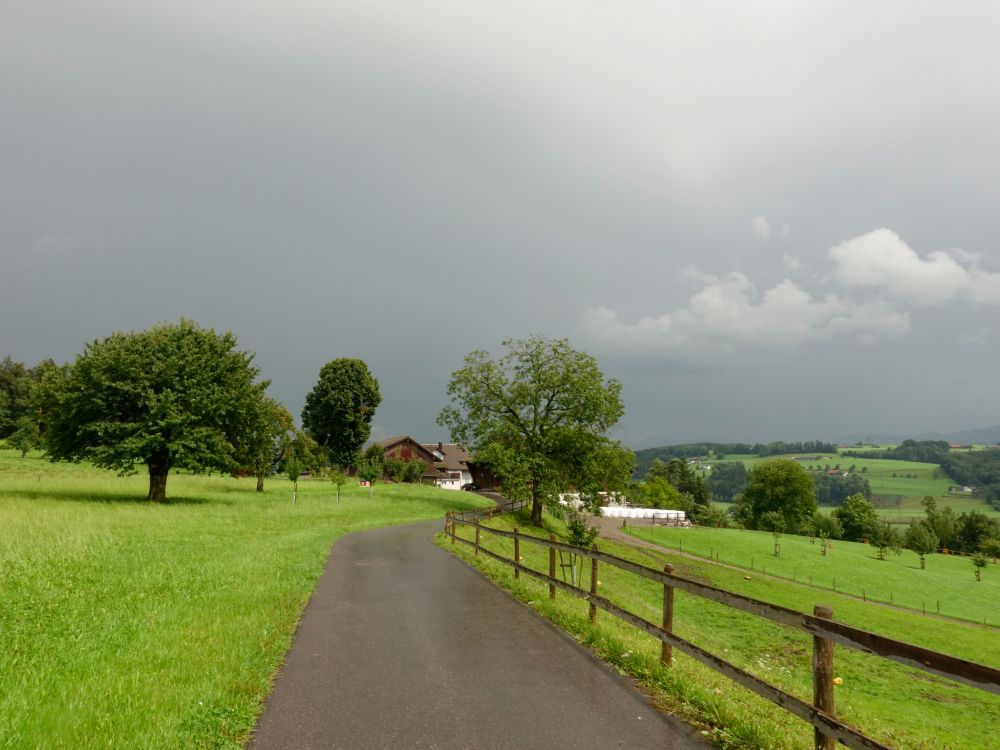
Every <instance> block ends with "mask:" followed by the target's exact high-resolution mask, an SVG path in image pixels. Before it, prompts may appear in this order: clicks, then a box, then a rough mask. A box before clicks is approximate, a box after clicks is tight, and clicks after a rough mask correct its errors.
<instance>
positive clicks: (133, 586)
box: [0, 450, 488, 750]
mask: <svg viewBox="0 0 1000 750" xmlns="http://www.w3.org/2000/svg"><path fill="white" fill-rule="evenodd" d="M254 488H255V480H254V479H252V478H246V479H233V478H230V477H219V476H214V477H207V476H192V475H189V474H178V473H172V474H171V476H170V480H169V483H168V486H167V495H168V498H169V499H170V501H169V502H168V503H166V504H154V503H150V502H148V501H146V500H144V499H142V498H144V497H145V495H146V491H147V479H146V477H145V476H142V475H139V476H134V477H124V478H123V477H118V476H116V475H115V474H113V473H109V472H105V471H100V470H97V469H94V468H92V467H90V466H87V465H85V464H51V463H49V462H48V461H45V460H43V459H42V458H40V457H38V456H30V457H28V458H26V459H24V460H21V459H20V458H19V457H18V454H16V453H15V452H14V451H10V450H0V747H11V748H14V747H25V748H43V747H44V748H73V749H74V750H76V749H78V748H97V747H105V748H106V747H121V748H124V747H129V748H132V747H135V748H140V747H141V748H177V747H185V748H187V747H191V748H195V747H199V748H208V747H211V748H239V747H242V746H243V744H244V743H245V741H246V739H247V737H248V736H249V733H250V731H251V730H252V728H253V725H254V721H255V719H256V716H257V715H258V713H259V712H260V710H261V707H262V705H263V701H264V699H265V697H266V696H267V694H268V692H269V690H270V685H271V681H272V679H273V677H274V675H275V673H276V671H277V669H278V667H279V665H280V664H281V661H282V658H283V656H284V654H285V651H286V650H287V649H288V647H289V645H290V643H291V639H292V635H293V633H294V630H295V626H296V624H297V623H298V620H299V617H300V615H301V613H302V610H303V608H304V606H305V604H306V602H307V601H308V599H309V597H310V595H311V593H312V591H313V589H314V587H315V584H316V581H317V579H318V577H319V575H320V573H321V572H322V570H323V567H324V564H325V561H326V558H327V555H328V553H329V550H330V547H331V545H332V544H333V543H334V542H335V541H336V540H337V539H338V538H339V537H340V536H342V535H344V534H347V533H349V532H352V531H357V530H361V529H365V528H371V527H375V526H384V525H389V524H395V523H407V522H412V521H418V520H423V519H428V518H440V517H442V516H443V514H444V513H445V511H446V510H448V509H461V508H471V507H482V506H484V505H487V504H488V503H487V501H485V500H483V499H482V498H479V497H478V496H476V495H473V494H470V493H465V492H454V491H451V492H449V491H447V490H440V489H437V488H433V487H415V486H408V485H407V486H396V485H386V484H377V485H376V486H375V488H374V492H373V493H372V494H371V495H369V491H368V490H367V489H362V488H359V487H357V486H356V485H353V484H349V485H347V486H345V487H344V488H343V490H342V493H341V502H339V503H338V502H337V500H336V487H335V486H334V485H333V484H332V483H331V482H329V481H325V480H319V479H314V480H303V481H300V482H299V492H298V498H297V501H296V503H295V504H294V505H293V504H292V502H291V500H292V486H291V483H290V482H289V481H288V480H287V479H284V478H274V479H270V480H268V481H267V483H266V491H265V492H264V493H257V492H255V491H254Z"/></svg>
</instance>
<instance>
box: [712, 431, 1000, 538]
mask: <svg viewBox="0 0 1000 750" xmlns="http://www.w3.org/2000/svg"><path fill="white" fill-rule="evenodd" d="M890 447H891V446H890ZM852 450H853V449H852ZM803 456H804V457H805V460H801V461H797V463H799V464H800V465H802V466H803V467H805V468H806V469H815V470H825V469H826V467H827V466H829V467H830V468H834V467H835V466H837V465H838V464H839V466H840V469H841V471H847V470H849V469H850V467H851V466H852V465H853V466H854V467H855V471H856V472H857V473H859V474H860V476H862V477H864V478H865V479H867V480H868V483H869V484H870V485H871V488H872V496H873V497H872V500H873V504H874V505H875V506H876V507H877V508H878V510H879V513H880V514H882V515H883V516H885V517H886V518H888V519H889V520H891V521H895V522H897V523H908V522H909V521H910V519H913V518H920V517H922V516H923V515H924V508H923V506H922V505H921V504H920V503H921V501H922V500H923V499H924V497H926V496H928V495H929V496H931V497H933V498H935V499H936V500H937V501H938V507H943V506H945V505H950V506H951V507H952V508H953V509H954V510H955V512H956V513H962V512H965V511H972V510H975V511H979V512H980V513H986V514H987V515H991V516H997V517H1000V510H997V509H996V508H994V507H992V506H991V505H989V504H988V503H987V502H986V501H985V500H982V499H980V498H974V497H970V496H967V495H950V494H948V487H950V486H951V485H953V484H954V482H953V481H952V480H951V479H949V478H948V477H947V475H945V474H944V472H943V471H942V470H941V467H940V466H938V465H937V464H931V463H920V462H915V461H895V460H888V459H879V458H858V457H855V456H841V455H839V454H790V455H787V456H767V457H765V458H761V457H759V456H741V457H739V460H741V461H742V462H743V465H744V466H745V467H746V469H747V471H749V470H750V469H752V468H753V467H754V466H756V465H757V464H759V463H761V462H762V461H771V460H775V459H785V460H794V459H795V458H797V457H803ZM730 459H733V460H735V459H736V457H735V456H733V457H730V456H727V457H726V460H727V461H728V460H730Z"/></svg>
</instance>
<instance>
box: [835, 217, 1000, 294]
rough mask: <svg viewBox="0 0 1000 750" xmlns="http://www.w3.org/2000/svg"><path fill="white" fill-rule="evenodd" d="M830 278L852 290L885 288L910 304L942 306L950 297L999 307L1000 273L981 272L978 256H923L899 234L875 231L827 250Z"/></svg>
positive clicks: (937, 253)
mask: <svg viewBox="0 0 1000 750" xmlns="http://www.w3.org/2000/svg"><path fill="white" fill-rule="evenodd" d="M830 258H831V259H832V260H833V262H834V265H835V267H836V268H835V270H834V278H835V279H836V281H838V282H839V283H840V284H842V285H844V286H846V287H849V288H856V289H878V290H883V291H884V292H885V293H886V294H887V295H888V296H890V297H892V298H895V299H897V300H901V301H904V302H906V303H908V304H911V305H917V306H925V305H943V304H945V303H946V302H950V301H951V300H953V299H956V298H957V299H966V300H968V301H971V302H977V303H981V304H991V305H1000V274H998V273H991V272H989V271H986V270H983V269H982V268H981V267H980V265H979V262H980V257H979V256H978V255H976V254H974V253H967V252H965V251H962V250H957V249H956V250H950V251H942V250H937V251H934V252H932V253H930V254H928V255H927V256H926V257H924V258H921V257H920V256H919V255H918V254H917V252H916V251H915V250H913V248H911V247H910V246H909V245H907V244H906V242H904V241H903V240H902V239H901V238H900V237H899V235H897V234H896V233H895V232H893V231H891V230H889V229H876V230H875V231H873V232H869V233H867V234H863V235H861V236H859V237H855V238H853V239H850V240H846V241H844V242H841V243H840V244H839V245H837V246H835V247H833V248H831V249H830Z"/></svg>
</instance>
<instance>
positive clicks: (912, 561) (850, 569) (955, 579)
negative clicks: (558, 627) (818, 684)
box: [629, 526, 1000, 637]
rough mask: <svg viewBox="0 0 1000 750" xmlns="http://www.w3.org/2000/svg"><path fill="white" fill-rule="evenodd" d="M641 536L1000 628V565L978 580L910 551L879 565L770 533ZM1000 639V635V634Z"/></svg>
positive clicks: (866, 551) (948, 559)
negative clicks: (777, 539)
mask: <svg viewBox="0 0 1000 750" xmlns="http://www.w3.org/2000/svg"><path fill="white" fill-rule="evenodd" d="M629 532H630V533H631V534H633V535H634V536H636V537H638V538H640V539H645V540H647V541H651V542H654V543H657V544H661V545H663V546H665V547H669V548H671V549H679V550H682V551H683V552H686V553H689V554H695V555H699V556H701V557H706V558H712V559H715V556H716V555H718V557H719V561H720V562H724V563H731V564H735V565H738V566H740V567H744V568H746V569H748V570H751V569H752V570H755V571H757V572H763V573H767V574H769V575H776V576H782V577H784V578H788V579H792V580H794V581H800V582H803V583H810V582H811V585H813V586H815V587H816V588H822V589H829V590H831V591H832V590H833V589H834V586H836V590H837V591H839V592H843V593H846V594H853V595H855V596H858V597H863V598H867V599H874V600H878V601H883V602H890V601H891V602H893V603H894V604H897V605H900V606H904V607H909V608H910V609H914V610H917V611H920V612H922V611H923V610H924V609H925V608H926V609H927V610H928V611H929V612H932V613H936V612H937V611H938V608H939V607H940V612H941V614H945V615H950V616H952V617H959V618H963V619H966V620H970V621H974V622H978V623H982V622H983V620H986V622H987V623H989V624H991V625H995V626H997V627H998V628H1000V565H990V566H989V567H987V568H986V570H985V571H984V572H983V576H982V578H983V580H981V581H976V580H975V575H974V573H973V567H972V563H971V562H970V560H969V558H967V557H960V556H957V555H928V556H927V568H926V569H925V570H921V569H920V558H919V557H918V556H917V555H916V554H915V553H913V552H910V551H909V550H903V552H902V553H901V554H899V555H894V554H891V553H890V554H889V555H887V556H886V559H885V560H878V559H876V556H875V550H874V548H872V547H870V546H869V545H867V544H858V543H856V542H844V541H837V542H834V543H833V546H832V548H831V549H830V550H829V551H828V552H827V554H826V555H825V556H824V555H821V554H820V546H819V543H818V542H817V543H816V544H810V542H809V539H808V538H807V537H802V536H792V535H789V534H785V535H783V536H782V537H781V554H780V555H779V556H777V557H775V555H774V554H773V549H774V537H773V536H772V535H771V534H770V533H768V532H765V531H745V530H740V529H710V528H704V527H698V526H696V527H692V528H689V529H678V528H669V527H656V528H653V527H648V526H635V527H631V528H630V529H629ZM998 637H1000V633H998Z"/></svg>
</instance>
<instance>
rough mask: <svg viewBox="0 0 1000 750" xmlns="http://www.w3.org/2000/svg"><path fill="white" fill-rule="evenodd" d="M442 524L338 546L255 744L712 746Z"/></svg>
mask: <svg viewBox="0 0 1000 750" xmlns="http://www.w3.org/2000/svg"><path fill="white" fill-rule="evenodd" d="M440 527H441V523H439V522H436V521H435V522H427V523H421V524H415V525H409V526H395V527H390V528H385V529H378V530H376V531H369V532H362V533H358V534H352V535H349V536H346V537H344V538H342V539H341V540H339V541H338V542H337V543H336V544H335V545H334V547H333V551H332V552H331V554H330V558H329V560H328V562H327V567H326V571H325V572H324V574H323V576H322V577H321V578H320V581H319V585H318V587H317V589H316V592H315V594H314V595H313V598H312V599H311V600H310V602H309V605H308V606H307V607H306V611H305V613H304V615H303V619H302V622H301V624H300V626H299V629H298V631H297V633H296V635H295V640H294V642H293V644H292V648H291V650H290V651H289V653H288V655H287V658H286V661H285V665H284V666H283V667H282V669H281V672H280V673H279V676H278V679H277V682H276V684H275V688H274V691H273V692H272V694H271V696H270V698H269V699H268V702H267V706H266V707H265V710H264V714H263V715H262V717H261V719H260V721H259V722H258V725H257V729H256V731H255V734H254V739H253V740H252V741H251V743H250V748H253V750H279V749H285V748H287V749H288V750H291V749H293V748H294V749H295V750H305V749H306V748H351V749H352V750H353V749H357V750H367V749H369V748H535V747H537V748H578V749H579V748H611V747H623V748H634V749H636V750H640V749H643V748H657V750H669V749H671V748H707V747H709V745H707V744H706V743H704V742H703V741H701V740H700V738H699V737H698V736H697V735H696V734H694V733H693V732H692V731H691V729H689V728H688V727H687V726H686V725H684V724H683V723H681V722H678V721H674V720H672V719H669V718H668V717H664V716H662V715H661V714H659V713H657V712H656V711H655V710H654V709H652V708H651V707H650V706H649V705H648V704H647V702H646V699H645V698H644V697H643V696H642V695H641V694H640V693H638V692H637V691H636V690H635V689H634V688H633V687H632V686H631V685H630V684H629V683H628V682H627V681H626V680H624V679H623V678H621V677H620V676H619V675H618V674H617V673H615V672H613V671H612V670H611V669H610V668H608V667H607V666H606V665H604V664H603V663H602V662H600V661H599V660H598V659H597V658H596V657H594V656H592V655H591V654H590V653H589V652H588V651H586V650H585V649H584V648H582V647H581V646H580V645H579V644H577V643H576V642H575V641H573V639H572V638H570V637H569V636H567V635H566V634H564V633H562V632H561V631H559V630H557V629H556V628H555V627H554V626H552V625H550V624H549V623H548V622H546V621H545V620H543V619H542V618H540V617H538V616H537V615H535V614H534V613H533V612H532V611H531V610H530V609H529V608H528V607H526V606H524V605H523V604H521V603H519V602H517V601H516V600H514V599H512V598H511V597H510V596H509V595H508V594H506V593H504V592H503V591H502V590H500V589H499V588H497V587H496V586H495V585H493V584H492V583H490V582H489V581H488V580H486V579H485V578H484V577H483V576H482V575H480V574H479V573H477V572H476V571H475V570H473V569H471V568H470V567H468V566H467V565H466V564H465V563H463V562H462V561H460V560H459V559H457V558H455V557H454V556H452V555H450V554H448V553H447V552H445V551H443V550H441V549H438V548H437V547H435V546H434V545H433V544H432V542H431V541H430V537H431V536H432V534H433V533H434V532H435V531H437V530H438V529H439V528H440ZM581 606H584V605H583V604H581Z"/></svg>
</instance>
